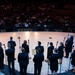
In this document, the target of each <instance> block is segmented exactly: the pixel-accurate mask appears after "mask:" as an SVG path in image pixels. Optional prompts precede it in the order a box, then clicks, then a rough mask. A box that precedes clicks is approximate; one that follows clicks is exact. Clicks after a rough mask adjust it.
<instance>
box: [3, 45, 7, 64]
mask: <svg viewBox="0 0 75 75" xmlns="http://www.w3.org/2000/svg"><path fill="white" fill-rule="evenodd" d="M3 46H4V50H6V46H5V44H3ZM5 63H6V65H7V56H6V55H5Z"/></svg>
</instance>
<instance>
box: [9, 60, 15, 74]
mask: <svg viewBox="0 0 75 75" xmlns="http://www.w3.org/2000/svg"><path fill="white" fill-rule="evenodd" d="M11 65H12V69H11ZM8 69H9V73H10V74H12V75H15V70H14V61H12V62H11V61H8Z"/></svg>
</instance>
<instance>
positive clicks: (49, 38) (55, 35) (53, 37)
mask: <svg viewBox="0 0 75 75" xmlns="http://www.w3.org/2000/svg"><path fill="white" fill-rule="evenodd" d="M68 34H69V35H70V34H71V33H65V32H7V33H6V32H4V33H0V37H1V38H0V42H2V44H5V45H6V49H7V42H8V41H9V39H10V36H12V37H13V39H14V41H16V44H17V45H16V48H15V51H16V54H15V57H16V60H15V69H16V70H18V71H19V64H18V62H17V56H18V53H19V52H21V50H20V49H19V39H18V37H20V38H21V39H20V46H21V45H22V43H23V41H24V40H29V41H28V44H29V49H30V54H29V56H30V57H31V58H32V59H30V60H29V65H28V68H27V72H28V73H32V74H33V73H34V63H33V61H32V60H33V56H34V55H32V50H33V49H35V46H37V44H38V41H41V42H42V45H43V46H44V56H45V60H46V57H47V44H48V42H53V44H54V47H55V48H56V43H57V41H58V46H59V43H60V42H63V40H64V37H66V38H67V36H68ZM74 36H75V33H74ZM74 41H75V39H74ZM74 43H75V42H74ZM58 46H57V47H58ZM3 48H4V46H3ZM4 52H5V50H4ZM5 57H6V56H5ZM5 64H6V62H5ZM68 67H69V58H68V59H67V58H63V62H62V70H61V73H63V72H65V71H66V70H68ZM71 67H72V65H71V64H70V69H71ZM59 72H60V65H59V70H58V73H59ZM50 73H51V71H50V69H49V74H50ZM46 74H48V64H47V63H46V62H45V61H44V62H43V66H42V71H41V75H46Z"/></svg>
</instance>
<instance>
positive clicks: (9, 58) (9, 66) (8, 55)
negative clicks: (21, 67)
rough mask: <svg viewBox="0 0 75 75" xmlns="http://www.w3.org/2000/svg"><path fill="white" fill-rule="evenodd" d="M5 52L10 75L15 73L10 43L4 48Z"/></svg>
mask: <svg viewBox="0 0 75 75" xmlns="http://www.w3.org/2000/svg"><path fill="white" fill-rule="evenodd" d="M5 54H6V55H7V61H8V69H9V73H10V74H12V75H15V70H14V60H15V59H14V51H13V49H11V44H10V43H8V49H6V50H5ZM11 65H12V69H11Z"/></svg>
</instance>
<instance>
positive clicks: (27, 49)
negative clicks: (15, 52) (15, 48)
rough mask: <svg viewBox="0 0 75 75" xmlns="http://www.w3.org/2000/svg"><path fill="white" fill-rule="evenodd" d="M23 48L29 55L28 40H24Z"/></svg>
mask: <svg viewBox="0 0 75 75" xmlns="http://www.w3.org/2000/svg"><path fill="white" fill-rule="evenodd" d="M22 48H24V49H25V52H26V53H29V52H30V51H29V45H27V40H24V42H23V44H22Z"/></svg>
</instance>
